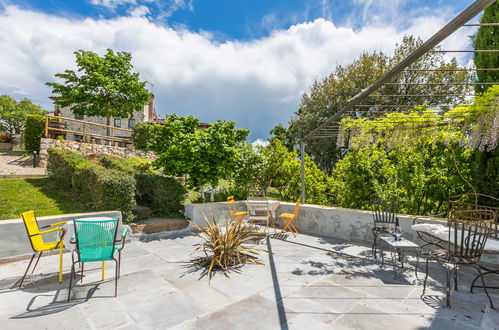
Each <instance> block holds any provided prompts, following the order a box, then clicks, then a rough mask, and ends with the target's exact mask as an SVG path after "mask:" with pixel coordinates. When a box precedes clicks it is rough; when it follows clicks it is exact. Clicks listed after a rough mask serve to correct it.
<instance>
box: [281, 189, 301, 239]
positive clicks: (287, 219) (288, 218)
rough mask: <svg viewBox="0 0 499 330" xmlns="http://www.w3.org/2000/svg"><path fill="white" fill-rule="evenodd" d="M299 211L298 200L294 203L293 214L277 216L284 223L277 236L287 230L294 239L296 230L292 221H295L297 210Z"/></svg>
mask: <svg viewBox="0 0 499 330" xmlns="http://www.w3.org/2000/svg"><path fill="white" fill-rule="evenodd" d="M299 209H300V199H299V198H298V200H297V201H296V205H295V212H294V213H293V214H291V213H283V214H281V215H279V217H280V218H281V220H282V221H283V223H284V227H283V228H282V230H281V232H280V233H279V234H282V233H283V232H284V231H285V230H286V229H288V230H289V231H290V232H291V233H292V234H293V236H294V237H296V234H298V230H297V229H296V227H295V226H294V225H293V221H295V219H296V216H297V215H298V210H299Z"/></svg>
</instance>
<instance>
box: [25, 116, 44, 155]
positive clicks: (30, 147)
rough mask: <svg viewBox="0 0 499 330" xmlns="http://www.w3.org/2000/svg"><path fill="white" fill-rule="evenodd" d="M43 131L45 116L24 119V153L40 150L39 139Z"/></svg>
mask: <svg viewBox="0 0 499 330" xmlns="http://www.w3.org/2000/svg"><path fill="white" fill-rule="evenodd" d="M44 129H45V116H43V115H28V116H27V117H26V128H25V130H24V147H25V149H26V151H29V152H33V151H39V150H40V139H41V138H42V137H43V133H44V132H43V131H44Z"/></svg>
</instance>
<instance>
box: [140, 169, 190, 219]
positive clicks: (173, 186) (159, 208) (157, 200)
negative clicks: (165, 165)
mask: <svg viewBox="0 0 499 330" xmlns="http://www.w3.org/2000/svg"><path fill="white" fill-rule="evenodd" d="M135 180H136V181H137V203H139V204H140V205H143V206H147V207H149V208H150V209H151V210H152V211H153V213H154V214H155V215H158V216H181V215H182V214H183V213H184V206H183V202H184V199H185V196H186V193H187V191H186V190H185V188H184V186H183V185H182V183H181V182H179V180H177V179H175V178H170V177H165V176H161V175H157V174H136V175H135Z"/></svg>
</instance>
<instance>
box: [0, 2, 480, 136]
mask: <svg viewBox="0 0 499 330" xmlns="http://www.w3.org/2000/svg"><path fill="white" fill-rule="evenodd" d="M471 3H472V1H471V0H469V1H464V0H454V1H452V0H433V1H430V0H422V1H416V0H405V1H404V0H351V1H346V0H244V1H242V0H236V1H222V0H167V1H155V0H84V1H75V0H70V1H68V0H66V1H62V0H44V1H42V0H17V1H9V0H0V62H1V63H4V65H2V66H0V93H8V94H11V95H13V96H15V97H17V98H19V97H29V98H31V99H33V100H34V101H35V102H37V103H39V104H42V105H43V106H44V107H46V108H49V109H50V108H51V104H50V100H49V99H48V96H50V89H49V88H48V87H46V86H45V85H44V83H45V82H46V81H51V80H53V79H54V78H53V77H54V74H55V73H57V72H61V71H63V70H64V69H66V68H73V67H74V57H73V55H72V53H73V51H75V50H78V49H85V50H93V51H96V52H98V53H103V52H104V51H105V49H106V48H112V49H114V50H125V51H130V52H132V56H133V58H134V65H135V68H136V70H137V71H138V72H140V74H141V77H142V78H143V79H145V80H147V81H149V82H150V83H151V85H149V86H154V87H151V89H153V91H154V93H155V95H156V110H157V111H158V112H159V113H160V114H163V115H164V114H166V113H172V112H176V113H179V114H181V115H188V114H194V115H196V116H198V117H200V118H201V120H202V121H207V122H210V121H214V120H216V119H226V120H234V121H236V122H237V124H238V126H240V127H244V128H249V129H250V130H251V131H252V135H251V139H252V140H255V139H258V138H260V139H265V138H266V137H267V135H268V131H269V130H270V129H271V128H272V127H273V126H274V125H275V124H276V123H278V122H280V123H282V124H286V123H287V121H288V120H289V118H290V117H291V116H292V114H293V113H294V112H295V111H296V110H297V108H298V106H299V103H300V99H301V96H302V95H303V93H304V92H306V91H307V90H308V88H309V86H310V84H311V83H312V82H313V81H314V80H317V79H321V78H323V77H324V76H326V75H327V74H328V73H330V72H331V71H332V70H333V69H334V67H335V66H336V65H337V64H343V63H346V62H349V61H351V60H352V59H353V58H355V57H356V56H358V54H359V53H360V52H361V51H364V50H366V51H373V50H383V51H385V52H387V53H390V52H391V51H393V48H394V46H395V44H396V43H397V42H399V41H400V40H401V38H402V36H403V35H404V34H414V35H416V36H420V37H422V38H423V39H426V38H427V37H429V36H431V35H432V34H433V33H434V32H436V30H438V29H439V28H440V27H441V26H442V25H443V24H445V23H446V22H448V21H449V20H450V19H451V18H453V17H454V16H455V15H456V14H457V13H458V12H460V11H461V10H463V9H464V8H466V7H467V6H468V5H469V4H471ZM470 33H472V31H470V30H469V29H461V30H460V32H459V33H458V34H456V36H453V38H450V39H449V40H448V41H447V44H448V46H449V47H454V48H465V47H467V46H469V45H468V41H469V38H468V37H467V35H469V34H470Z"/></svg>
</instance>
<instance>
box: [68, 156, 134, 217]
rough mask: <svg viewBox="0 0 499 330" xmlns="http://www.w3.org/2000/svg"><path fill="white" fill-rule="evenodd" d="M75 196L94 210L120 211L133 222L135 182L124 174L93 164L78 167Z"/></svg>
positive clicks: (75, 179)
mask: <svg viewBox="0 0 499 330" xmlns="http://www.w3.org/2000/svg"><path fill="white" fill-rule="evenodd" d="M73 189H74V195H75V197H76V198H78V199H79V200H80V201H81V202H82V203H83V204H84V205H85V206H88V207H89V208H91V209H93V210H120V211H121V212H122V214H123V219H124V220H126V221H127V222H131V221H132V220H133V219H134V217H133V214H132V209H133V208H134V207H135V180H134V178H133V177H132V176H131V175H129V174H127V173H123V172H119V171H116V170H110V169H106V168H103V167H102V166H98V165H95V164H92V163H89V164H88V163H86V164H80V165H78V167H77V169H76V172H75V178H74V187H73Z"/></svg>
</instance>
